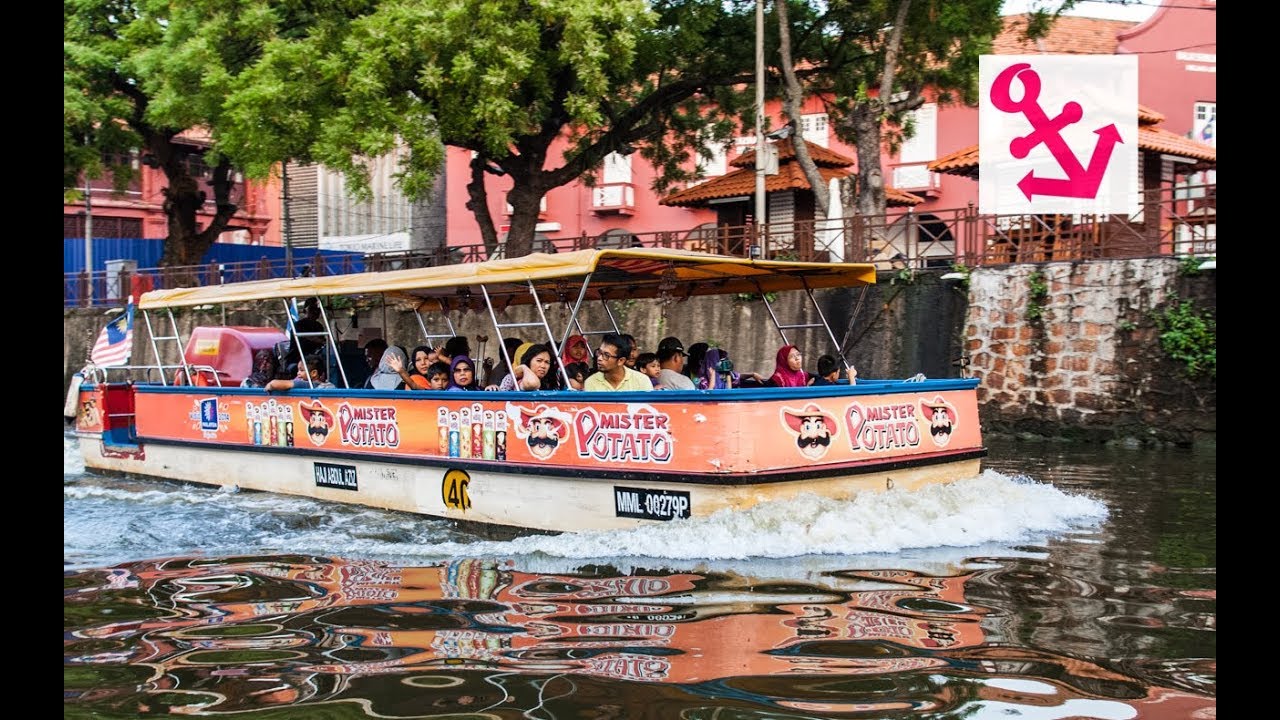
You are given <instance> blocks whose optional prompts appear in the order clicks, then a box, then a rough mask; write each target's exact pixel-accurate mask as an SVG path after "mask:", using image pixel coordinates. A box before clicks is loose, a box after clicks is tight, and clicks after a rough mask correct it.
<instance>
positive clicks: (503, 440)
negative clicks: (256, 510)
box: [493, 410, 507, 460]
mask: <svg viewBox="0 0 1280 720" xmlns="http://www.w3.org/2000/svg"><path fill="white" fill-rule="evenodd" d="M493 459H495V460H506V459H507V411H506V410H499V411H497V412H496V413H494V414H493Z"/></svg>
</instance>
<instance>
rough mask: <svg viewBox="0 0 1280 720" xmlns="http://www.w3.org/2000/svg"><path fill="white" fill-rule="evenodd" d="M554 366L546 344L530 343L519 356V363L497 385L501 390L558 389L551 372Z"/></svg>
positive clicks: (549, 349)
mask: <svg viewBox="0 0 1280 720" xmlns="http://www.w3.org/2000/svg"><path fill="white" fill-rule="evenodd" d="M553 370H555V367H554V365H553V363H552V362H551V348H550V347H548V346H547V345H543V344H538V345H530V346H529V348H528V349H527V350H525V351H524V354H523V355H521V356H520V364H519V365H516V369H515V371H514V372H512V373H511V374H510V375H507V377H506V378H504V379H503V381H502V384H501V385H499V386H498V387H497V389H498V390H501V391H510V390H558V389H559V383H557V382H556V377H555V376H554V375H553V374H552V372H553Z"/></svg>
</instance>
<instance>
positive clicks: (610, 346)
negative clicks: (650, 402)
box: [582, 333, 653, 392]
mask: <svg viewBox="0 0 1280 720" xmlns="http://www.w3.org/2000/svg"><path fill="white" fill-rule="evenodd" d="M630 355H631V342H630V341H629V340H627V339H626V338H625V337H623V336H622V335H619V334H617V333H609V334H607V335H605V336H604V338H603V339H601V340H600V348H599V349H598V350H596V367H598V368H599V369H600V372H598V373H594V374H592V375H591V376H590V377H588V378H587V380H586V382H584V383H583V384H582V389H583V390H586V391H588V392H602V391H611V390H653V383H652V382H650V380H649V376H648V375H645V374H644V373H642V372H640V371H639V370H632V369H631V368H629V367H627V358H628V357H629V356H630Z"/></svg>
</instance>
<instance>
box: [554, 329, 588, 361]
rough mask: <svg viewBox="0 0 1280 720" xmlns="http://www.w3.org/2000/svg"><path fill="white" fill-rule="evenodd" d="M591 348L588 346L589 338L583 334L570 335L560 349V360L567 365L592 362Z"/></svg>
mask: <svg viewBox="0 0 1280 720" xmlns="http://www.w3.org/2000/svg"><path fill="white" fill-rule="evenodd" d="M590 356H591V350H590V349H589V348H588V347H587V339H586V338H585V337H583V336H581V335H570V336H569V339H568V340H566V341H565V343H564V347H563V348H561V350H560V362H562V363H563V364H564V366H565V367H569V365H571V364H572V363H576V362H584V363H587V364H588V365H590V364H591V357H590Z"/></svg>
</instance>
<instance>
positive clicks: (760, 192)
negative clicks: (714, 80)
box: [755, 0, 766, 242]
mask: <svg viewBox="0 0 1280 720" xmlns="http://www.w3.org/2000/svg"><path fill="white" fill-rule="evenodd" d="M764 171H765V161H764V0H756V221H755V226H756V232H757V233H759V232H760V230H761V226H762V225H764V223H765V220H766V218H765V202H764V200H765V197H764ZM757 242H758V241H757Z"/></svg>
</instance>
